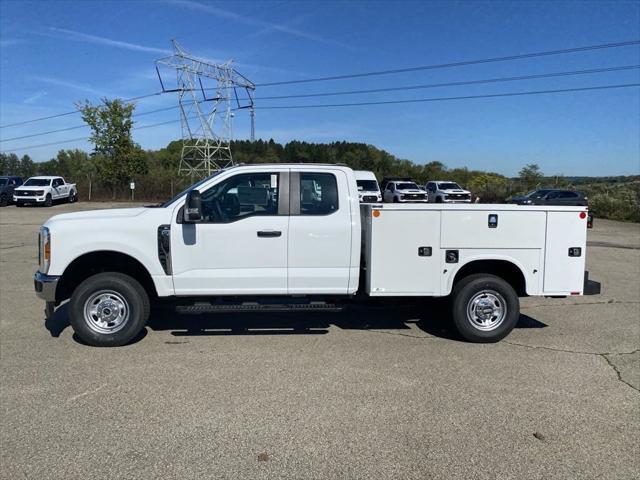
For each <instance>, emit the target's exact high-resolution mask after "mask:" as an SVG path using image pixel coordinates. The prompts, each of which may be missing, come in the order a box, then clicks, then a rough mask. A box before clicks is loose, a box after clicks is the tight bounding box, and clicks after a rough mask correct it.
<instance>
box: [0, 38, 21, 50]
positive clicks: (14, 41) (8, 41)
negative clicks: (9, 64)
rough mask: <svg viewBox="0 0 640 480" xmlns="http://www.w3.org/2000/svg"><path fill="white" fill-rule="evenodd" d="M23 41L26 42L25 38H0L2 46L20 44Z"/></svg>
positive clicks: (0, 46)
mask: <svg viewBox="0 0 640 480" xmlns="http://www.w3.org/2000/svg"><path fill="white" fill-rule="evenodd" d="M21 43H25V42H24V40H20V39H17V38H3V39H0V48H6V47H11V46H13V45H20V44H21Z"/></svg>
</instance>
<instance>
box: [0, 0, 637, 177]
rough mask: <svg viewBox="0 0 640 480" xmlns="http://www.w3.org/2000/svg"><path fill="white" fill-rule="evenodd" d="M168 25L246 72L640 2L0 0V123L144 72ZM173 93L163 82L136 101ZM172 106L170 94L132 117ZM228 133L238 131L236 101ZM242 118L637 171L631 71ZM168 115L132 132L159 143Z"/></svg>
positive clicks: (436, 60) (616, 15)
mask: <svg viewBox="0 0 640 480" xmlns="http://www.w3.org/2000/svg"><path fill="white" fill-rule="evenodd" d="M171 38H176V39H177V40H178V41H180V42H181V44H182V45H183V46H184V47H185V48H186V49H188V50H189V51H191V52H192V53H193V54H195V55H198V56H201V57H206V58H210V59H212V60H216V61H226V60H228V59H230V58H232V59H234V61H235V62H236V67H237V69H238V70H239V71H240V72H242V73H243V74H244V75H246V76H247V77H248V78H250V79H251V80H253V81H254V82H255V83H266V82H275V81H280V80H296V79H304V78H309V77H318V76H326V75H333V74H343V73H347V74H348V73H358V72H368V71H374V70H384V69H393V68H403V67H412V66H417V65H429V64H440V63H449V62H459V61H466V60H475V59H482V58H489V57H498V56H508V55H517V54H522V53H529V52H538V51H545V50H555V49H563V48H572V47H580V46H586V45H595V44H604V43H612V42H621V41H627V40H637V39H640V3H639V2H636V1H629V2H625V1H615V2H608V1H597V2H585V1H580V2H573V1H567V2H560V1H558V2H551V1H543V2H533V1H532V2H481V1H473V2H454V1H446V2H427V1H422V2H408V1H407V2H364V1H351V2H330V1H326V2H312V1H299V2H296V1H274V2H267V1H262V2H205V1H204V0H166V1H163V0H157V1H132V2H125V1H111V2H107V1H103V2H93V1H76V2H63V1H40V2H27V1H6V0H0V125H5V124H9V123H14V122H19V121H22V120H28V119H32V118H36V117H42V116H47V115H51V114H56V113H60V112H66V111H69V110H72V109H73V102H75V101H78V100H82V99H85V98H86V99H89V100H91V101H97V100H98V99H99V98H100V97H101V96H108V97H114V96H120V97H124V98H128V97H133V96H137V95H144V94H147V93H152V92H155V91H157V90H158V89H159V83H158V80H157V78H156V73H155V69H154V60H155V59H157V58H159V57H161V56H164V55H165V54H166V53H168V51H169V50H170V42H169V40H170V39H171ZM638 64H640V47H638V46H637V45H636V46H628V47H622V48H613V49H606V50H597V51H590V52H582V53H574V54H567V55H558V56H547V57H541V58H533V59H527V60H519V61H510V62H499V63H489V64H481V65H471V66H465V67H456V68H444V69H435V70H423V71H416V72H411V73H402V74H397V75H383V76H373V77H366V78H357V79H349V80H340V81H325V82H318V83H308V84H294V85H287V86H278V87H276V86H273V87H261V88H258V89H257V90H256V93H255V95H256V97H258V98H259V97H260V96H273V95H290V94H300V93H319V92H333V91H343V90H353V89H375V88H385V87H390V86H392V87H398V86H410V85H422V84H431V83H447V82H458V81H466V80H475V79H487V78H495V77H506V76H519V75H534V74H541V73H549V72H564V71H572V70H583V69H593V68H602V67H616V66H622V65H638ZM628 83H640V70H638V69H634V70H627V71H617V72H608V73H600V74H593V75H580V76H567V77H561V78H546V79H535V80H525V81H514V82H508V83H495V84H480V85H471V86H469V85H466V86H452V87H439V88H429V89H423V90H413V91H411V90H409V91H399V92H388V93H371V94H364V95H344V96H334V97H320V98H304V99H282V100H257V107H258V108H259V107H261V106H268V105H300V104H320V103H340V102H363V101H387V100H405V99H416V98H430V97H451V96H466V95H484V94H495V93H507V92H522V91H532V90H549V89H566V88H573V87H590V86H598V85H610V84H628ZM176 104H177V99H176V98H175V96H172V95H170V94H167V95H162V96H156V97H151V98H148V99H144V100H141V101H139V102H138V105H137V110H136V111H138V112H144V111H147V110H154V109H158V108H162V107H165V106H166V107H170V106H172V105H176ZM175 119H178V111H177V109H174V110H168V111H165V112H162V113H158V114H154V115H149V116H144V117H140V118H139V119H137V120H138V123H137V125H138V126H144V125H148V124H154V123H159V122H163V121H170V120H175ZM79 124H82V121H81V119H80V118H79V116H78V115H69V116H65V117H60V118H56V119H52V120H47V121H42V122H37V123H30V124H27V125H22V126H15V127H8V128H2V129H0V140H4V141H3V142H2V143H1V144H0V150H2V151H8V150H10V149H14V148H19V150H16V151H15V153H17V154H18V155H22V154H24V153H28V154H29V155H30V156H31V157H32V158H34V159H35V160H36V161H41V160H47V159H49V158H51V157H52V156H54V155H55V153H56V152H57V150H58V149H60V148H76V147H77V148H84V149H87V150H89V149H90V148H91V147H90V145H89V144H88V143H87V142H85V141H77V142H72V143H66V144H61V145H53V146H49V147H41V148H26V149H25V148H21V147H28V146H32V145H39V144H42V143H49V142H58V141H62V140H66V139H72V138H77V137H82V136H85V135H88V130H87V129H77V130H70V131H67V132H60V133H56V134H50V135H43V136H38V137H33V138H27V139H22V140H15V141H7V139H9V138H13V137H16V136H22V135H29V134H33V133H39V132H45V131H48V130H55V129H59V128H65V127H71V126H75V125H79ZM234 132H235V136H236V138H248V136H249V122H248V116H247V115H245V114H244V112H239V113H238V115H237V116H236V118H235V123H234ZM256 135H257V136H258V137H261V138H265V139H268V138H274V139H275V140H276V141H279V142H287V141H289V140H292V139H299V140H307V141H312V142H330V141H336V140H348V141H358V142H366V143H370V144H373V145H376V146H378V147H380V148H383V149H385V150H388V151H389V152H391V153H393V154H394V155H396V156H398V157H400V158H406V159H410V160H412V161H414V162H417V163H425V162H429V161H433V160H438V161H441V162H443V163H445V164H446V165H447V166H449V167H458V166H468V167H469V168H474V169H475V168H477V169H488V170H493V171H497V172H500V173H503V174H506V175H515V174H516V173H517V172H518V170H519V169H520V168H521V167H522V166H523V165H525V164H527V163H538V164H539V165H540V166H541V167H542V170H543V171H544V172H545V173H546V174H566V175H619V174H638V173H640V89H639V88H638V87H632V88H623V89H612V90H599V91H590V92H572V93H558V94H551V95H537V96H522V97H507V98H493V99H472V100H460V101H443V102H429V103H413V104H400V105H384V106H380V105H378V106H361V107H348V108H313V109H300V110H257V111H256ZM179 137H180V129H179V124H178V123H173V124H167V125H164V126H161V127H156V128H149V129H141V130H138V131H136V132H134V138H135V140H136V141H137V142H139V143H140V144H141V145H142V146H143V147H144V148H159V147H162V146H164V145H166V143H167V142H168V141H169V140H172V139H176V138H179Z"/></svg>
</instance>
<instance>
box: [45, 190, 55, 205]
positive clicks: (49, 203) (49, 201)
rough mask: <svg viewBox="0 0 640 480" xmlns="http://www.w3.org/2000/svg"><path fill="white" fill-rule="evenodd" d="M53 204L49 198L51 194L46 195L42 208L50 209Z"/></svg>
mask: <svg viewBox="0 0 640 480" xmlns="http://www.w3.org/2000/svg"><path fill="white" fill-rule="evenodd" d="M52 204H53V199H52V198H51V194H50V193H47V197H46V198H45V200H44V206H45V207H50V206H51V205H52Z"/></svg>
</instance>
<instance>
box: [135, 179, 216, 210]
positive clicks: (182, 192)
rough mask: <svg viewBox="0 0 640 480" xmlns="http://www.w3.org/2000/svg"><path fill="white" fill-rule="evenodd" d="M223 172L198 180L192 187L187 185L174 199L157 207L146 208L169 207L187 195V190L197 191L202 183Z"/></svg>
mask: <svg viewBox="0 0 640 480" xmlns="http://www.w3.org/2000/svg"><path fill="white" fill-rule="evenodd" d="M223 171H224V170H219V171H217V172H216V173H214V174H213V175H209V176H208V177H205V178H203V179H202V180H200V181H199V182H196V183H194V184H193V185H189V186H188V187H187V188H185V189H184V190H183V191H181V192H180V193H179V194H177V195H176V196H175V197H173V198H171V199H169V200H167V201H166V202H163V203H160V204H158V205H147V206H148V207H159V208H163V207H168V206H169V205H171V204H172V203H173V202H175V201H176V200H177V199H178V198H180V197H181V196H183V195H184V194H185V193H187V192H188V191H189V190H193V189H197V188H198V187H199V186H200V185H202V184H203V183H204V182H206V181H207V180H211V179H212V178H213V177H215V176H217V175H220V173H221V172H223Z"/></svg>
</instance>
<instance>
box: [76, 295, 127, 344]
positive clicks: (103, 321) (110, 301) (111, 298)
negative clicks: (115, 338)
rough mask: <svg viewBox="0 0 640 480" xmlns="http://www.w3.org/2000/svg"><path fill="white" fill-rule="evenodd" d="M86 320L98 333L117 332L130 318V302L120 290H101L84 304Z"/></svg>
mask: <svg viewBox="0 0 640 480" xmlns="http://www.w3.org/2000/svg"><path fill="white" fill-rule="evenodd" d="M84 320H85V322H87V325H88V326H89V328H90V329H91V330H93V331H94V332H97V333H103V334H108V333H115V332H117V331H118V330H120V329H121V328H122V327H124V326H125V325H126V323H127V320H129V304H128V303H127V301H126V300H125V298H124V297H123V296H122V295H120V294H119V293H118V292H114V291H112V290H101V291H99V292H96V293H94V294H93V295H91V296H90V297H89V298H88V299H87V301H86V302H85V304H84Z"/></svg>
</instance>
